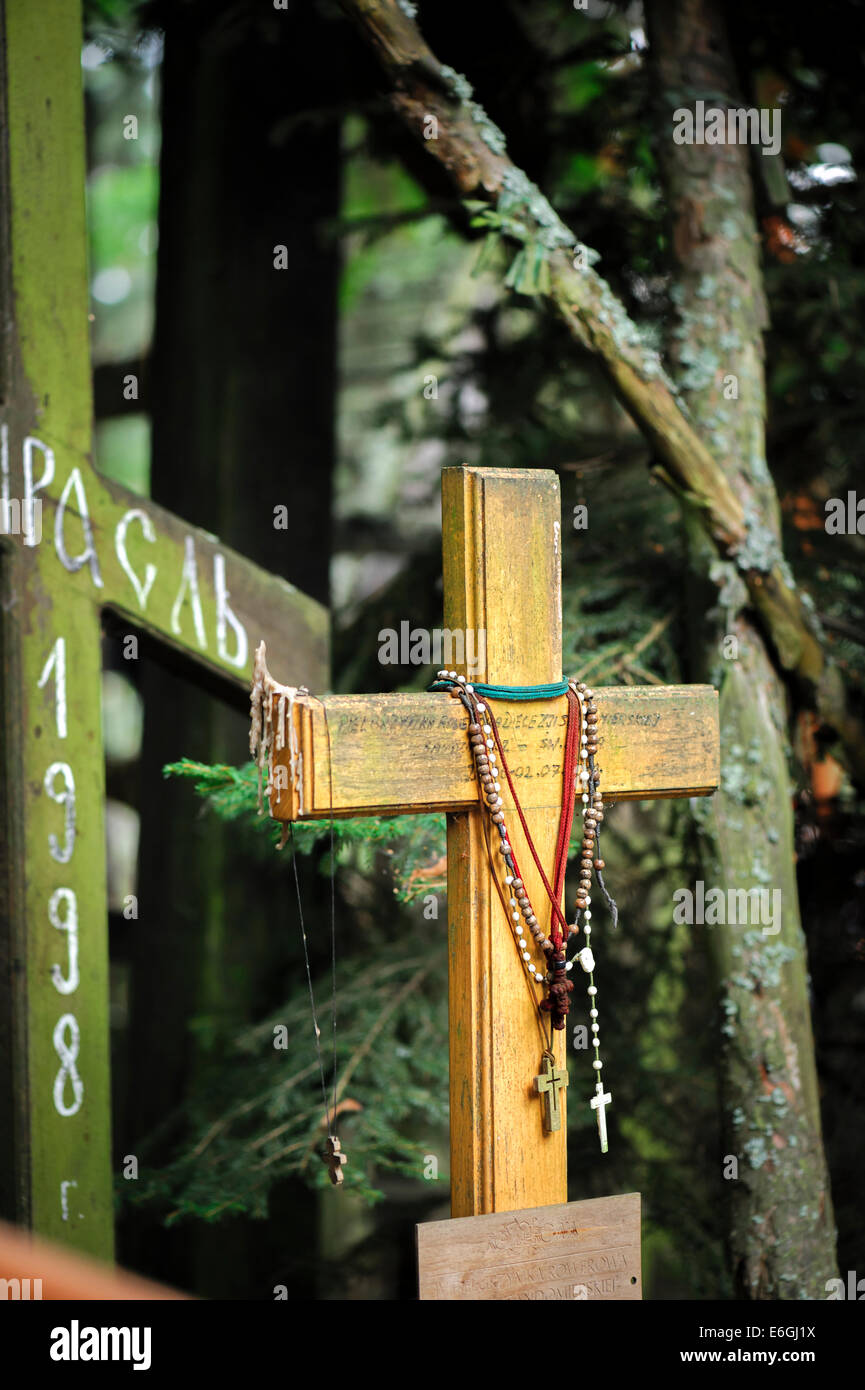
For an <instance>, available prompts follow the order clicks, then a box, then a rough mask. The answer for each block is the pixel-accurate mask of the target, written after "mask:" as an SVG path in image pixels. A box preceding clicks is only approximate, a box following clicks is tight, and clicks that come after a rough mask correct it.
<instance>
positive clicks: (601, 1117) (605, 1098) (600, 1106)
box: [590, 1081, 613, 1154]
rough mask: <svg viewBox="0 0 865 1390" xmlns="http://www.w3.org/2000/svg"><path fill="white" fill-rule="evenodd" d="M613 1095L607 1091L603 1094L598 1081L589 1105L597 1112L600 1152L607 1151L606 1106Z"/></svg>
mask: <svg viewBox="0 0 865 1390" xmlns="http://www.w3.org/2000/svg"><path fill="white" fill-rule="evenodd" d="M612 1103H613V1097H612V1096H611V1095H610V1093H609V1091H607V1093H606V1095H604V1083H603V1081H599V1082H598V1084H597V1086H596V1087H595V1095H593V1096H592V1099H591V1102H590V1104H591V1107H592V1109H593V1110H597V1112H598V1134H599V1135H600V1136H601V1153H602V1154H605V1153H606V1152H607V1112H606V1108H605V1107H606V1106H608V1105H612Z"/></svg>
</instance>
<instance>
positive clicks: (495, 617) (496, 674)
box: [271, 468, 719, 1216]
mask: <svg viewBox="0 0 865 1390" xmlns="http://www.w3.org/2000/svg"><path fill="white" fill-rule="evenodd" d="M442 527H443V550H444V623H445V632H447V633H449V634H458V635H462V640H463V645H464V650H465V651H469V650H472V651H475V652H477V651H480V650H483V652H484V660H483V663H482V665H481V669H479V670H476V671H466V669H465V667H464V665H462V664H461V663H460V662H459V661H457V660H455V659H454V658H453V656H451V657H450V658H449V657H448V656H447V655H444V656H443V658H442V661H441V665H442V666H444V667H450V668H451V669H457V670H458V671H459V672H460V673H461V674H467V675H469V677H470V678H471V677H474V678H475V679H477V680H479V681H482V682H485V683H488V684H496V685H508V686H515V685H540V684H546V683H548V682H555V681H560V680H561V678H562V616H561V550H562V533H561V508H560V499H559V483H558V478H557V477H556V475H555V474H554V473H551V472H546V471H541V470H531V471H524V470H511V469H484V468H447V469H445V470H444V472H443V474H442ZM467 631H470V633H471V634H472V635H473V636H474V637H475V639H476V640H475V642H474V644H473V645H472V647H471V648H470V647H469V645H468V643H466V640H465V636H466V633H467ZM480 633H483V634H484V640H483V642H482V643H481V642H480V641H479V640H477V639H478V637H479V634H480ZM573 665H574V667H575V674H577V675H579V666H580V662H579V657H578V656H577V657H576V658H575V660H574V662H573ZM596 700H597V705H598V712H599V716H600V752H599V758H598V763H599V766H600V767H601V768H602V780H601V789H602V791H603V793H604V797H605V800H606V801H607V802H608V803H609V801H610V800H621V799H622V798H624V797H633V798H644V797H669V796H705V795H707V794H709V793H710V792H712V791H713V790H714V789H715V787H716V786H717V782H718V768H719V736H718V699H717V692H716V691H715V690H714V689H713V688H712V687H711V686H705V685H695V686H669V687H663V686H647V687H633V686H629V687H616V688H614V689H603V690H598V691H596ZM565 705H566V702H565V700H564V698H559V699H557V700H553V701H547V702H544V703H542V704H536V703H534V702H533V703H525V704H520V703H515V702H510V703H508V702H504V701H496V717H497V719H498V724H499V729H500V731H501V733H502V735H503V741H504V745H505V752H506V756H507V758H508V762H509V765H510V768H511V771H512V774H513V775H514V778H515V782H516V786H517V789H518V794H519V796H520V799H521V802H522V805H523V808H524V810H525V813H526V820H527V823H528V825H529V828H530V831H531V834H532V836H533V838H534V841H535V845H536V847H537V850H538V854H539V856H540V858H541V861H542V862H543V863H545V864H546V865H547V869H548V874H549V872H551V870H552V858H553V855H554V853H555V844H556V835H557V830H558V820H559V812H560V806H561V782H562V753H563V747H564V738H565V724H566V715H565V712H564V707H565ZM283 709H284V717H285V719H286V722H287V723H288V724H289V725H290V727H288V728H285V729H283V730H282V736H281V738H280V739H279V740H278V742H279V743H280V744H281V745H282V746H281V747H280V749H279V750H278V751H277V752H276V754H275V757H276V767H275V769H274V783H275V787H274V791H273V794H272V797H271V811H272V814H273V815H274V816H276V817H277V818H278V819H280V820H298V819H309V820H315V819H319V820H320V819H323V818H326V817H328V816H329V815H330V814H331V813H332V814H333V815H334V816H358V815H365V816H366V815H392V814H396V813H400V814H406V813H408V812H420V811H445V812H447V814H448V840H447V846H448V955H449V971H450V976H449V978H450V993H449V1011H450V1102H451V1106H450V1114H451V1201H452V1209H453V1214H454V1216H471V1215H475V1214H478V1213H482V1212H493V1211H509V1210H510V1211H513V1210H515V1209H519V1208H524V1207H536V1206H543V1205H549V1204H555V1203H561V1202H564V1201H565V1200H566V1198H567V1183H566V1169H565V1154H566V1148H565V1135H566V1132H565V1125H564V1123H562V1126H561V1128H560V1129H559V1130H556V1131H554V1132H553V1133H546V1132H545V1131H544V1126H543V1124H542V1121H541V1115H540V1113H539V1107H538V1104H537V1100H536V1099H535V1098H534V1097H535V1092H534V1088H533V1084H532V1078H533V1076H534V1074H535V1072H536V1069H537V1066H538V1062H539V1058H540V1057H541V1056H542V1055H543V1053H544V1051H545V1049H546V1045H547V1044H546V1040H545V1038H544V1036H543V1035H542V1033H541V1030H540V1026H539V1021H538V1015H537V1011H536V1008H535V1004H534V1002H533V1000H532V998H531V995H530V988H533V987H530V986H529V984H528V981H527V979H526V976H525V973H524V970H523V962H522V960H521V959H520V958H519V957H518V955H517V951H516V949H515V947H514V941H513V936H512V933H511V930H510V926H509V924H508V921H507V919H506V917H505V915H504V911H503V909H502V905H501V902H500V900H499V897H498V894H497V892H496V890H495V888H494V887H493V886H492V885H491V882H490V870H489V864H488V861H487V851H486V844H485V839H484V832H483V828H482V823H481V813H480V811H479V809H478V797H477V784H476V782H475V781H474V772H473V765H472V762H471V759H470V756H469V749H468V740H467V737H466V718H465V712H464V710H463V707H462V705H461V704H460V703H459V701H457V700H454V699H453V698H451V697H450V696H449V695H447V694H438V693H435V694H432V693H427V694H419V695H405V694H396V695H380V696H379V695H341V696H334V697H332V698H330V699H328V701H327V722H328V726H329V736H330V743H328V730H327V729H326V727H325V718H324V715H323V713H322V708H321V705H320V704H319V703H318V702H317V701H316V700H312V699H307V698H305V697H304V696H302V695H300V696H297V697H296V698H292V699H290V700H286V701H284V702H283ZM274 717H275V718H277V717H278V713H277V708H276V702H275V704H274ZM329 746H330V754H329V752H328V747H329ZM298 755H299V756H298ZM331 755H332V759H333V763H332V766H331V765H330V756H331ZM292 764H293V766H292ZM331 788H332V793H333V799H332V802H331V800H330V797H331ZM502 794H503V796H504V797H505V810H506V811H507V810H508V809H509V800H508V796H507V793H506V792H503V793H502ZM514 821H515V818H514V815H513V812H512V811H511V813H510V820H509V822H508V828H509V831H510V829H511V826H512V825H513V824H514ZM512 833H514V834H515V835H516V847H517V849H518V856H519V861H520V867H521V869H522V871H523V873H524V875H525V882H526V886H527V889H528V893H529V897H530V899H531V901H532V903H533V904H535V905H536V910H537V909H538V908H539V907H540V905H541V904H543V902H544V893H543V889H542V886H541V884H540V881H539V878H538V875H537V872H536V870H535V866H534V864H533V863H532V861H531V859H530V857H529V855H528V854H527V853H524V852H523V853H520V850H519V847H520V845H521V844H522V840H521V835H520V830H519V826H518V825H517V826H516V829H515V830H514V831H513V832H512ZM638 926H639V924H638V923H634V924H631V923H629V922H628V921H627V920H625V921H624V922H623V923H622V925H621V927H620V930H622V931H629V930H636V929H638ZM597 927H598V930H597V931H596V933H595V936H594V938H593V940H594V943H595V944H596V946H598V945H600V946H602V944H603V941H604V916H603V912H599V913H598V914H597ZM577 989H579V986H578V987H577ZM573 1001H574V1003H573V1008H574V1012H575V1016H576V1017H579V1007H580V1003H579V1001H580V995H579V993H578V992H575V993H574V995H573ZM567 1042H568V1034H567V1033H559V1034H558V1035H557V1040H556V1047H557V1063H558V1064H559V1065H561V1064H562V1063H563V1062H564V1056H565V1048H566V1046H567ZM574 1066H575V1068H577V1069H579V1068H580V1067H581V1066H582V1067H583V1068H584V1071H585V1078H584V1079H585V1083H586V1084H587V1088H588V1083H589V1079H590V1078H592V1082H594V1079H595V1073H594V1072H593V1071H591V1070H590V1063H589V1055H588V1052H585V1053H576V1054H575V1056H574ZM562 1110H563V1112H564V1098H562Z"/></svg>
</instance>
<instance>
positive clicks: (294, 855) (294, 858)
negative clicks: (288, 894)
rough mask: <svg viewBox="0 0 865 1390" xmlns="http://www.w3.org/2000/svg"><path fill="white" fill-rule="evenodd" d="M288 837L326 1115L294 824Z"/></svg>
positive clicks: (325, 1083)
mask: <svg viewBox="0 0 865 1390" xmlns="http://www.w3.org/2000/svg"><path fill="white" fill-rule="evenodd" d="M288 836H289V839H290V840H291V865H292V868H293V869H294V887H295V891H296V892H297V911H298V915H299V917H300V935H301V939H302V941H303V959H304V963H305V965H306V983H307V985H308V986H309V1005H310V1008H311V1009H312V1026H313V1028H314V1030H315V1050H316V1053H317V1054H318V1070H319V1075H320V1076H321V1098H322V1100H323V1102H324V1113H325V1114H327V1082H326V1081H325V1078H324V1060H323V1058H322V1055H321V1033H320V1031H319V1027H318V1019H317V1018H316V1015H315V995H314V994H313V990H312V971H311V970H310V968H309V943H308V942H307V939H306V927H305V925H304V921H303V903H302V902H301V898H300V877H299V875H298V872H297V846H296V844H295V842H294V822H293V821H289V822H288Z"/></svg>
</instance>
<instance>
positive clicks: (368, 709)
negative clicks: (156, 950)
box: [271, 685, 719, 820]
mask: <svg viewBox="0 0 865 1390" xmlns="http://www.w3.org/2000/svg"><path fill="white" fill-rule="evenodd" d="M597 701H598V708H599V711H600V715H601V724H600V729H601V734H600V752H599V757H598V762H599V765H600V766H601V768H602V769H603V786H604V794H605V796H607V797H608V798H610V797H617V798H625V797H630V798H634V797H663V796H703V795H706V794H707V793H708V792H711V791H712V790H714V788H715V787H716V786H717V783H718V762H719V754H718V695H717V691H715V690H714V689H713V688H712V687H711V686H708V685H687V686H686V685H679V686H676V685H673V686H665V687H664V688H663V689H657V688H653V687H651V686H648V687H634V688H627V687H614V688H609V689H604V690H599V691H598V692H597ZM326 706H327V728H326V727H325V715H324V712H323V709H322V706H321V704H320V703H319V702H318V701H316V700H313V699H307V698H306V697H304V696H299V697H298V698H297V699H296V700H295V701H294V702H293V708H292V712H291V717H292V719H293V721H294V728H295V733H296V745H295V746H296V748H298V749H299V750H300V752H301V755H302V756H301V762H300V765H299V767H296V768H295V773H296V775H295V776H294V777H292V775H291V767H290V760H291V740H290V739H289V737H288V731H287V730H286V731H285V736H284V742H283V746H282V747H281V748H280V749H278V751H277V754H276V758H275V768H276V773H275V776H274V792H273V796H272V799H271V813H272V814H273V815H274V816H275V817H276V818H277V819H278V820H297V819H304V820H306V819H313V820H314V819H316V818H321V817H324V816H327V815H329V814H330V808H331V800H330V797H331V788H332V791H333V803H332V804H333V813H334V815H336V816H357V815H363V814H365V813H370V814H378V815H382V814H386V813H387V812H388V811H400V810H403V809H405V808H406V807H411V808H413V809H415V810H422V809H428V810H440V811H443V810H448V811H455V810H461V809H464V808H466V807H469V806H473V805H476V803H477V787H476V783H475V782H474V779H473V773H472V764H471V759H470V757H469V753H468V748H467V740H466V734H465V712H464V710H463V708H462V706H461V705H460V704H459V702H458V701H456V700H453V699H451V698H450V697H449V696H448V695H441V694H421V695H335V696H332V697H331V698H330V699H328V700H327V702H326ZM563 706H564V701H562V700H551V701H544V702H543V703H541V704H535V703H533V704H532V706H531V707H528V706H527V705H525V704H517V703H513V704H510V705H508V704H506V703H505V702H499V703H498V704H497V706H496V717H497V720H498V725H499V729H500V730H501V733H502V740H503V742H504V745H505V754H506V756H507V759H508V764H509V766H510V769H511V774H512V776H513V778H514V783H515V785H516V787H517V791H518V793H519V796H520V800H521V802H522V804H523V806H524V807H527V808H529V807H531V808H533V809H541V808H555V807H557V806H558V805H559V804H560V798H561V778H562V749H563V744H564V734H565V719H566V716H565V712H564V708H563ZM285 713H286V718H287V717H288V711H287V707H286V712H285ZM328 732H329V737H328ZM397 750H398V751H397ZM331 755H332V757H333V768H332V773H331V766H330V759H331ZM298 777H299V778H301V779H302V798H301V794H300V791H301V789H300V785H298Z"/></svg>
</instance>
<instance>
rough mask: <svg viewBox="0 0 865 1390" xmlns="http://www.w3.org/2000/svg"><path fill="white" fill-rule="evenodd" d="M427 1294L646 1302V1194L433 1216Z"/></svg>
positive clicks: (424, 1258)
mask: <svg viewBox="0 0 865 1390" xmlns="http://www.w3.org/2000/svg"><path fill="white" fill-rule="evenodd" d="M416 1231H417V1258H418V1282H419V1287H420V1298H421V1299H422V1300H430V1299H436V1300H440V1299H518V1300H525V1299H530V1300H539V1301H551V1300H567V1301H571V1300H577V1301H578V1302H579V1301H591V1300H592V1299H594V1300H607V1299H622V1298H627V1299H640V1298H642V1296H643V1281H642V1273H641V1269H640V1194H639V1192H629V1193H627V1194H625V1195H624V1196H622V1197H599V1198H597V1199H595V1200H593V1201H589V1202H566V1203H565V1204H564V1205H563V1206H554V1207H530V1208H529V1209H528V1210H526V1211H499V1212H493V1213H491V1214H490V1215H488V1216H461V1217H457V1218H456V1219H455V1220H451V1221H428V1222H426V1223H424V1224H422V1225H419V1226H417V1227H416Z"/></svg>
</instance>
